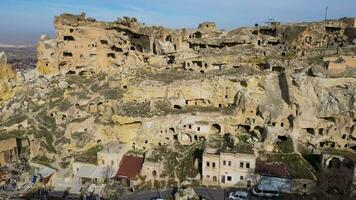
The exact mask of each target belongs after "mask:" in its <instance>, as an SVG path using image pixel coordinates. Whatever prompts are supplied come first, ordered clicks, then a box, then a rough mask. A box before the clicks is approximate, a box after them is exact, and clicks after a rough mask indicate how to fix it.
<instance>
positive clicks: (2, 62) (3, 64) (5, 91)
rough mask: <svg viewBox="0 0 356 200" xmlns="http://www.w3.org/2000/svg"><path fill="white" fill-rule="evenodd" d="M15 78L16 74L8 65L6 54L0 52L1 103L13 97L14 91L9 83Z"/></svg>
mask: <svg viewBox="0 0 356 200" xmlns="http://www.w3.org/2000/svg"><path fill="white" fill-rule="evenodd" d="M14 78H15V72H14V70H13V69H12V67H11V65H9V64H8V63H7V57H6V54H5V52H0V102H1V101H3V100H7V99H9V98H11V97H12V95H13V91H12V88H11V84H10V83H9V82H10V80H11V79H14Z"/></svg>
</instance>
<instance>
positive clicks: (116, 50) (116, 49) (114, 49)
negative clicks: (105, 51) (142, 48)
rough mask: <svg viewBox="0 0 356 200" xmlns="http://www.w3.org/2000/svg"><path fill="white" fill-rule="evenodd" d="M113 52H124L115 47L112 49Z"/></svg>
mask: <svg viewBox="0 0 356 200" xmlns="http://www.w3.org/2000/svg"><path fill="white" fill-rule="evenodd" d="M111 51H115V52H123V50H122V48H120V47H116V46H115V45H114V46H112V47H111Z"/></svg>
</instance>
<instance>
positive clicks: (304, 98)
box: [0, 14, 356, 166]
mask: <svg viewBox="0 0 356 200" xmlns="http://www.w3.org/2000/svg"><path fill="white" fill-rule="evenodd" d="M325 23H326V22H319V23H305V24H298V25H295V26H294V25H288V26H284V25H281V24H274V25H271V26H266V27H254V28H240V29H236V30H233V31H230V32H223V31H218V30H216V28H215V25H214V24H212V23H204V24H202V25H200V27H199V28H198V29H197V30H186V29H181V30H169V29H165V28H162V27H147V26H144V25H143V24H140V23H138V22H137V20H136V19H134V18H125V19H121V20H118V21H115V22H98V21H96V20H94V19H91V18H86V17H85V15H69V14H64V15H61V16H59V17H56V19H55V27H56V30H57V38H55V39H50V38H48V37H46V36H42V37H41V38H40V41H39V44H38V64H37V69H36V70H34V71H28V72H23V73H22V74H21V75H19V78H18V79H17V80H13V79H14V77H15V73H14V72H13V71H11V70H10V68H9V66H8V65H7V64H1V65H0V70H1V71H0V72H1V73H0V75H1V76H0V77H1V81H2V82H1V83H2V84H3V83H5V82H6V87H4V86H1V85H0V86H1V87H2V88H5V89H0V93H2V94H4V95H2V96H1V97H2V98H3V97H6V98H3V99H2V101H3V103H2V105H3V107H2V110H1V113H0V133H1V135H3V136H13V135H16V136H21V137H28V138H29V139H30V141H31V143H32V144H33V145H31V157H37V156H43V155H45V156H47V157H48V158H50V160H51V162H52V164H53V165H58V166H60V165H61V160H69V161H72V160H73V158H75V157H76V156H80V155H81V154H82V153H83V152H86V150H87V149H90V148H92V147H94V146H96V145H102V144H106V143H108V142H109V141H113V140H118V141H121V142H123V143H125V144H126V145H127V146H128V147H129V148H131V149H134V150H139V151H143V152H145V151H149V150H150V149H152V148H155V147H157V146H163V145H168V146H174V144H175V143H177V142H178V143H181V144H183V145H189V144H193V143H195V142H198V141H209V140H210V139H211V138H213V137H215V136H224V135H230V136H232V138H233V139H234V141H235V142H236V143H238V142H245V143H251V144H252V145H254V148H255V150H256V151H258V150H260V151H277V144H278V143H279V142H283V141H284V140H285V139H286V138H289V139H291V140H292V141H293V148H292V149H293V151H296V152H298V151H300V150H301V149H310V150H313V151H319V150H323V149H325V148H335V149H343V150H349V151H355V149H356V131H355V119H356V118H355V106H356V104H355V95H356V87H355V86H356V79H355V76H353V74H352V73H348V72H345V73H346V74H344V75H342V76H337V77H334V78H331V77H329V76H328V75H325V74H328V73H329V72H328V70H329V69H328V68H327V67H326V66H327V63H326V62H324V61H323V59H322V57H329V56H351V57H352V56H355V55H354V54H355V51H352V49H353V48H354V46H353V45H352V44H351V43H348V42H347V41H349V40H344V39H342V38H343V37H345V36H343V35H342V34H343V32H342V31H343V30H344V29H345V28H346V27H347V25H342V26H341V29H340V32H337V33H330V32H328V31H327V29H325V27H326V26H327V25H328V26H330V24H325ZM339 24H340V23H339ZM341 24H342V23H341ZM301 26H303V27H302V28H301ZM338 30H339V29H338ZM324 35H329V36H330V37H331V36H332V38H334V39H333V40H327V39H324V37H321V36H324ZM287 36H288V37H287ZM335 38H336V39H335ZM341 44H342V45H341ZM320 49H322V53H321V52H320ZM1 60H4V58H2V59H1ZM1 63H6V62H4V61H2V62H1ZM350 63H352V62H350ZM348 67H349V68H348V69H350V70H351V71H352V70H354V68H356V66H353V65H350V66H348ZM316 68H317V69H319V71H318V73H314V72H315V69H316ZM330 73H331V72H330ZM3 80H6V81H5V82H3ZM7 82H10V83H11V84H9V83H7ZM11 85H12V86H16V87H18V88H19V87H20V88H22V90H20V91H21V92H17V93H16V95H15V96H13V97H12V95H13V94H14V93H11V91H12V89H11ZM1 87H0V88H1ZM10 94H11V95H10ZM10 97H11V98H10Z"/></svg>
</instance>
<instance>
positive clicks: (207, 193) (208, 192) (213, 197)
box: [123, 188, 225, 200]
mask: <svg viewBox="0 0 356 200" xmlns="http://www.w3.org/2000/svg"><path fill="white" fill-rule="evenodd" d="M194 190H195V192H196V193H197V194H198V195H199V196H202V197H204V198H205V199H208V200H224V196H225V195H224V194H225V192H224V190H222V189H208V188H194ZM173 194H174V192H173V189H168V190H163V191H159V192H158V191H152V192H142V193H135V194H130V195H127V196H126V197H124V198H123V199H125V200H150V199H152V198H155V197H162V198H171V197H173Z"/></svg>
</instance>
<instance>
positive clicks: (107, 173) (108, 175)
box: [103, 165, 115, 182]
mask: <svg viewBox="0 0 356 200" xmlns="http://www.w3.org/2000/svg"><path fill="white" fill-rule="evenodd" d="M114 173H115V172H114V169H113V168H112V166H110V165H107V166H105V167H104V170H103V177H104V179H105V182H107V181H108V180H109V179H110V178H111V177H113V176H114Z"/></svg>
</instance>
